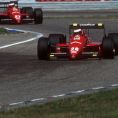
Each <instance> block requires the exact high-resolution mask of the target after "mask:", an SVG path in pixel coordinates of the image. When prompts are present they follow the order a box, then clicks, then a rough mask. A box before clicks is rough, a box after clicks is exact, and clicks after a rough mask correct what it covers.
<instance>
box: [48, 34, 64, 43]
mask: <svg viewBox="0 0 118 118" xmlns="http://www.w3.org/2000/svg"><path fill="white" fill-rule="evenodd" d="M49 43H50V45H56V44H57V43H66V37H65V36H64V34H49Z"/></svg>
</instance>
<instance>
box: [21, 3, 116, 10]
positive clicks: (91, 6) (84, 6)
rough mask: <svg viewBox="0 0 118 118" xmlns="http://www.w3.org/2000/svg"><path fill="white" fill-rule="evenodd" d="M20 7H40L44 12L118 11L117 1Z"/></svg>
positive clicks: (24, 4)
mask: <svg viewBox="0 0 118 118" xmlns="http://www.w3.org/2000/svg"><path fill="white" fill-rule="evenodd" d="M19 5H20V7H25V6H32V7H34V8H36V7H40V8H42V9H43V11H75V10H106V9H118V2H117V1H108V2H105V1H103V2H99V1H96V2H36V3H35V2H33V3H19Z"/></svg>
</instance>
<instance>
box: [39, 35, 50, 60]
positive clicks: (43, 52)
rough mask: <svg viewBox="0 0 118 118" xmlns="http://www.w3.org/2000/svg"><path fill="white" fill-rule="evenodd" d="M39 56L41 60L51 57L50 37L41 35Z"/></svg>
mask: <svg viewBox="0 0 118 118" xmlns="http://www.w3.org/2000/svg"><path fill="white" fill-rule="evenodd" d="M37 56H38V59H39V60H48V58H49V48H48V38H46V37H41V38H40V39H39V40H38V45H37Z"/></svg>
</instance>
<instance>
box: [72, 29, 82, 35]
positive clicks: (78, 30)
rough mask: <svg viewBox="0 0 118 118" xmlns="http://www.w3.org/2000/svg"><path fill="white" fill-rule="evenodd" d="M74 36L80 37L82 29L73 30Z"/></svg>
mask: <svg viewBox="0 0 118 118" xmlns="http://www.w3.org/2000/svg"><path fill="white" fill-rule="evenodd" d="M74 34H79V35H82V29H75V30H74Z"/></svg>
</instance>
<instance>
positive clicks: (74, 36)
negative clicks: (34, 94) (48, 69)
mask: <svg viewBox="0 0 118 118" xmlns="http://www.w3.org/2000/svg"><path fill="white" fill-rule="evenodd" d="M99 31H100V33H99ZM92 37H93V38H92ZM68 39H69V40H67V39H66V36H65V35H64V34H49V37H41V38H40V39H39V40H38V46H37V55H38V59H39V60H51V59H57V58H68V59H70V60H75V59H83V58H98V59H101V58H107V59H109V58H110V59H113V58H114V55H115V54H118V33H108V35H107V34H106V33H105V27H104V24H102V23H97V24H89V23H88V24H77V23H74V24H72V25H70V26H69V38H68Z"/></svg>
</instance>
